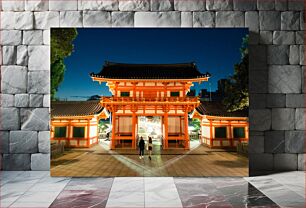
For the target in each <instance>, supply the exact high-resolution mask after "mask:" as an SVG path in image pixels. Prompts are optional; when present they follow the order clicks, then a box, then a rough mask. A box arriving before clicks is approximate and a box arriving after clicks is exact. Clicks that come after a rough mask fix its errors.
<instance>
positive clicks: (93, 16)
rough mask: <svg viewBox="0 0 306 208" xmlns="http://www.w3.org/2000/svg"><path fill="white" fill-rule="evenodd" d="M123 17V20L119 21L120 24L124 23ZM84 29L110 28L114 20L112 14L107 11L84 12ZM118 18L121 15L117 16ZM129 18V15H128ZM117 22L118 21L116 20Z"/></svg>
mask: <svg viewBox="0 0 306 208" xmlns="http://www.w3.org/2000/svg"><path fill="white" fill-rule="evenodd" d="M122 15H124V14H121V19H120V20H117V21H118V22H122V21H123V19H122ZM83 16H84V21H83V24H84V27H110V26H111V25H112V18H111V14H110V12H105V11H84V12H83ZM117 16H118V18H119V15H118V14H117ZM126 17H128V15H126ZM115 21H116V20H115ZM125 21H126V22H128V21H130V19H127V20H125Z"/></svg>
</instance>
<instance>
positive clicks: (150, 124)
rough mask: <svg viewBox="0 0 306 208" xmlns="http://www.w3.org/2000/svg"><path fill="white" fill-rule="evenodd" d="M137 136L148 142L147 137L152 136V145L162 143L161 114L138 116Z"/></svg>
mask: <svg viewBox="0 0 306 208" xmlns="http://www.w3.org/2000/svg"><path fill="white" fill-rule="evenodd" d="M137 135H138V138H140V137H143V139H144V140H145V141H146V142H148V138H149V137H151V138H152V142H153V144H154V145H162V138H163V131H162V117H161V116H138V126H137Z"/></svg>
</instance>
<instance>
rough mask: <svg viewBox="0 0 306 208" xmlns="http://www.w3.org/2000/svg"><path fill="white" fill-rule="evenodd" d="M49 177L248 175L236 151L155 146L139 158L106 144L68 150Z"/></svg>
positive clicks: (244, 162) (54, 166)
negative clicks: (151, 154)
mask: <svg viewBox="0 0 306 208" xmlns="http://www.w3.org/2000/svg"><path fill="white" fill-rule="evenodd" d="M51 175H52V176H75V177H78V176H84V177H92V176H113V177H114V176H175V177H176V176H177V177H178V176H248V159H247V157H245V156H242V155H239V154H237V153H236V152H234V151H232V152H230V151H225V150H222V149H209V148H207V147H205V146H203V145H196V144H192V145H191V150H189V151H187V150H179V149H172V150H160V148H159V147H158V146H155V147H154V152H153V156H152V160H149V158H148V155H147V152H146V155H145V158H144V159H139V156H138V152H137V150H113V151H112V150H109V149H108V145H107V144H103V143H101V144H99V145H96V146H94V147H92V148H90V149H71V150H70V151H66V152H65V154H64V155H63V156H61V157H59V158H56V159H54V160H52V162H51Z"/></svg>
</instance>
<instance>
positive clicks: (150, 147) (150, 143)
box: [148, 137, 153, 160]
mask: <svg viewBox="0 0 306 208" xmlns="http://www.w3.org/2000/svg"><path fill="white" fill-rule="evenodd" d="M148 150H149V159H150V160H151V155H152V150H153V142H152V137H149V144H148Z"/></svg>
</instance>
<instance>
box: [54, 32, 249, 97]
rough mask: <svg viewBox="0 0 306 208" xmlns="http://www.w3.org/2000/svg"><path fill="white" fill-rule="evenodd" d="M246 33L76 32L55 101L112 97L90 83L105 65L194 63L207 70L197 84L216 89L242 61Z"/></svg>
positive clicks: (100, 87)
mask: <svg viewBox="0 0 306 208" xmlns="http://www.w3.org/2000/svg"><path fill="white" fill-rule="evenodd" d="M246 34H248V30H247V29H244V28H239V29H234V28H230V29H221V28H216V29H211V28H207V29H204V28H201V29H200V28H199V29H194V28H193V29H191V28H188V29H187V28H173V29H168V28H167V29H153V28H152V29H144V28H138V29H135V28H133V29H132V28H129V29H124V28H121V29H118V28H117V29H112V28H105V29H101V28H99V29H78V36H77V38H76V39H75V41H74V52H73V53H72V55H71V56H70V57H68V58H66V59H65V64H66V73H65V78H64V81H63V82H62V84H61V85H60V87H59V90H58V93H57V97H59V98H61V99H68V100H82V98H81V97H74V96H91V95H96V94H98V95H103V96H106V95H107V96H109V95H111V94H110V92H109V91H108V87H106V86H105V83H102V84H101V85H99V84H98V83H97V82H93V81H92V80H91V78H90V76H89V73H90V72H95V73H97V72H99V71H100V70H101V68H102V66H103V64H104V62H105V61H112V62H122V63H149V64H150V63H152V64H154V63H186V62H195V63H196V64H197V66H198V69H199V70H200V71H201V72H209V73H210V74H211V75H212V77H211V78H210V80H209V82H204V83H202V84H201V85H198V84H196V85H195V87H193V88H195V89H197V91H198V90H199V89H202V88H206V89H208V90H210V89H209V83H211V90H212V91H215V90H216V89H217V81H218V80H219V79H222V78H227V77H228V76H229V75H232V73H233V71H234V64H236V63H238V62H239V61H240V59H241V55H240V51H239V48H240V46H241V42H242V38H243V37H244V36H245V35H246Z"/></svg>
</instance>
